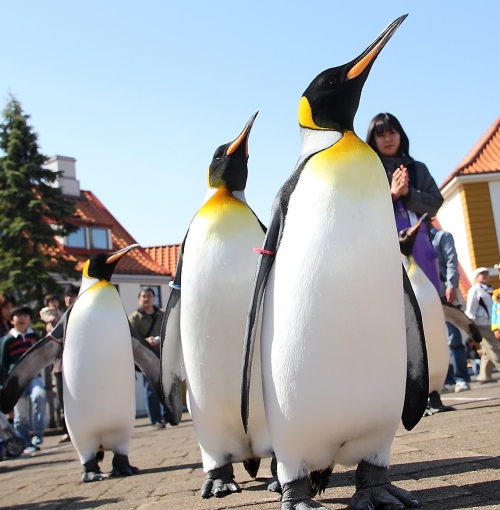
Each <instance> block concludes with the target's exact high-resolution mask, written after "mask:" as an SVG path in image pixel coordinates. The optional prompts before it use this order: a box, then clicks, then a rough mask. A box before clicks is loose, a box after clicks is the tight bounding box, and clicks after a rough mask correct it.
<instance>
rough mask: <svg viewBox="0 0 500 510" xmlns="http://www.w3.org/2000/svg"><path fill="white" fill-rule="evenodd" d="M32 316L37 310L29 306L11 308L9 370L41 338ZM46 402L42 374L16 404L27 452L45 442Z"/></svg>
mask: <svg viewBox="0 0 500 510" xmlns="http://www.w3.org/2000/svg"><path fill="white" fill-rule="evenodd" d="M32 318H33V310H32V309H31V308H30V307H29V306H18V307H16V308H14V309H13V310H12V311H11V312H10V319H11V321H12V325H13V328H12V329H11V330H10V331H9V333H8V334H7V335H6V336H5V337H4V340H3V344H2V352H1V364H2V366H3V367H4V368H6V369H7V370H8V371H9V372H10V371H11V370H12V369H13V368H14V366H15V364H16V363H17V362H18V360H19V359H20V358H21V356H22V355H23V354H24V353H25V352H26V351H28V350H29V349H30V348H31V347H32V346H33V345H35V343H36V342H37V341H38V340H39V337H38V335H37V334H36V333H35V332H34V331H33V330H32V329H31V327H30V325H31V319H32ZM30 399H31V403H32V406H33V432H34V436H33V439H31V438H30V416H29V409H30V406H29V402H30ZM45 405H46V398H45V388H44V384H43V380H42V377H41V376H40V375H38V376H37V377H35V378H34V379H33V380H32V381H30V382H29V384H28V386H27V387H26V389H25V390H24V392H23V394H22V395H21V398H20V399H19V401H18V403H17V404H16V407H14V428H15V430H16V432H17V434H18V435H19V436H20V437H22V438H23V439H24V441H25V442H26V445H27V447H26V450H25V453H29V452H34V451H36V450H39V449H40V448H39V446H38V445H40V444H42V443H43V434H44V432H45V427H46V418H45Z"/></svg>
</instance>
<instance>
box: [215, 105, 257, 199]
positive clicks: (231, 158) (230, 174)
mask: <svg viewBox="0 0 500 510" xmlns="http://www.w3.org/2000/svg"><path fill="white" fill-rule="evenodd" d="M258 113H259V112H255V113H254V114H253V115H252V117H251V118H250V120H249V121H248V122H247V124H246V126H245V127H244V128H243V131H242V132H241V133H240V135H239V136H238V138H236V140H233V141H232V142H229V143H226V144H224V145H221V146H220V147H219V148H218V149H217V150H216V151H215V153H214V157H213V158H212V163H210V167H209V168H208V185H209V186H210V187H211V188H220V187H226V188H227V189H229V190H230V191H243V190H244V189H245V186H246V184H247V177H248V166H247V161H248V137H249V135H250V131H251V129H252V126H253V123H254V121H255V117H257V114H258Z"/></svg>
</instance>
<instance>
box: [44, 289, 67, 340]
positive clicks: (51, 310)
mask: <svg viewBox="0 0 500 510" xmlns="http://www.w3.org/2000/svg"><path fill="white" fill-rule="evenodd" d="M61 317H62V312H61V310H59V297H58V296H56V295H55V294H49V295H48V296H45V307H44V308H42V309H41V310H40V319H42V321H43V322H45V331H46V332H47V333H50V332H51V331H52V330H53V329H54V327H55V326H56V324H57V323H58V322H59V321H60V320H61Z"/></svg>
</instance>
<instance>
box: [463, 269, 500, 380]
mask: <svg viewBox="0 0 500 510" xmlns="http://www.w3.org/2000/svg"><path fill="white" fill-rule="evenodd" d="M472 275H473V277H474V279H475V283H474V285H473V286H472V287H471V288H470V289H469V292H468V293H467V308H466V310H465V313H466V314H467V315H468V316H469V317H470V318H471V319H472V320H473V321H474V323H475V324H476V326H477V328H478V329H479V332H480V333H481V336H482V341H481V350H482V351H483V352H482V355H481V366H480V368H479V379H478V380H479V382H480V383H481V384H487V383H491V382H496V380H494V379H492V378H491V371H492V370H493V365H494V366H496V367H497V369H499V370H500V342H499V341H498V340H497V338H496V337H495V334H494V332H493V331H492V308H493V301H492V298H491V292H492V289H491V287H490V286H489V285H488V282H489V277H490V275H489V270H488V268H487V267H478V268H477V269H475V270H474V271H473V272H472Z"/></svg>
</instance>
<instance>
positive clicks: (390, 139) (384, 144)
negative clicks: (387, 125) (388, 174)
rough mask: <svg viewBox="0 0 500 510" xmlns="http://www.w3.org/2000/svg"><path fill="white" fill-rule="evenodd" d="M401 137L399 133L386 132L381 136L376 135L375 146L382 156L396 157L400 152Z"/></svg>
mask: <svg viewBox="0 0 500 510" xmlns="http://www.w3.org/2000/svg"><path fill="white" fill-rule="evenodd" d="M400 143H401V136H400V135H399V133H398V132H397V131H384V132H383V133H382V134H381V135H377V134H375V145H376V146H377V150H378V151H379V153H380V154H382V156H395V155H396V154H397V153H398V151H399V144H400Z"/></svg>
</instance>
